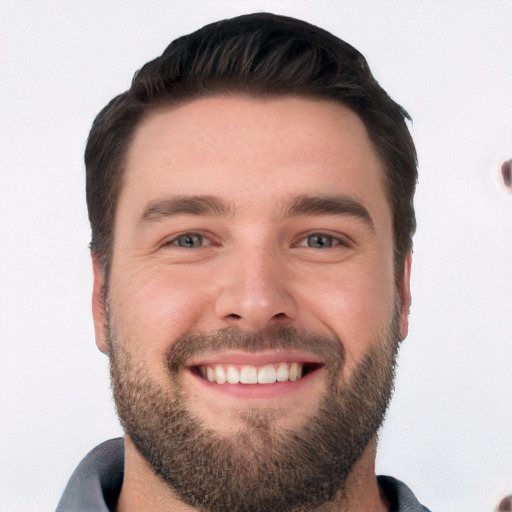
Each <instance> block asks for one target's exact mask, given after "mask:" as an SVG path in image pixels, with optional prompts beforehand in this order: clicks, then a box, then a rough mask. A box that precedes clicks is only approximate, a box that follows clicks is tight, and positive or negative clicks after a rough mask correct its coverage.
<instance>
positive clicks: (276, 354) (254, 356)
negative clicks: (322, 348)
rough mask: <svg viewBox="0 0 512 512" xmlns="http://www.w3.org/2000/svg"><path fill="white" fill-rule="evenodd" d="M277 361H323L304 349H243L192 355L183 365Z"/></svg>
mask: <svg viewBox="0 0 512 512" xmlns="http://www.w3.org/2000/svg"><path fill="white" fill-rule="evenodd" d="M277 363H311V364H319V365H321V364H323V361H322V360H321V359H320V358H319V357H318V356H315V355H314V354H311V353H309V352H304V351H294V350H282V351H274V350H269V351H258V352H247V351H243V350H227V351H222V352H215V353H206V354H202V355H197V356H194V357H192V358H191V359H190V360H189V361H187V364H186V365H185V366H187V367H194V366H208V365H215V364H221V365H226V364H232V365H252V366H264V365H267V364H277Z"/></svg>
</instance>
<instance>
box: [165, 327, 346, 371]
mask: <svg viewBox="0 0 512 512" xmlns="http://www.w3.org/2000/svg"><path fill="white" fill-rule="evenodd" d="M224 350H241V351H246V352H260V351H264V350H272V351H278V350H300V351H304V352H309V353H311V354H312V355H315V356H317V357H319V358H320V359H321V360H322V361H323V362H324V363H325V365H326V366H327V367H333V368H335V367H340V368H341V366H342V365H343V362H344V360H345V350H344V348H343V343H342V342H341V340H340V339H338V338H337V337H331V338H329V337H324V336H319V335H317V334H314V333H311V332H310V331H307V330H303V329H298V328H296V327H282V326H281V327H273V326H271V327H266V328H264V329H261V330H259V331H242V330H240V329H237V328H234V327H228V328H225V329H219V330H216V331H210V332H200V333H197V334H187V335H185V336H183V337H181V338H178V339H177V340H176V341H175V342H174V343H173V344H172V346H171V347H170V348H169V351H168V354H167V363H168V367H169V369H170V370H171V371H172V372H177V371H178V369H179V368H180V366H185V364H186V362H187V361H189V360H190V359H191V358H192V357H196V356H200V355H201V354H204V353H206V352H209V353H210V352H222V351H224Z"/></svg>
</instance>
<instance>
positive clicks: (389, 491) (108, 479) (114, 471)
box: [56, 438, 430, 512]
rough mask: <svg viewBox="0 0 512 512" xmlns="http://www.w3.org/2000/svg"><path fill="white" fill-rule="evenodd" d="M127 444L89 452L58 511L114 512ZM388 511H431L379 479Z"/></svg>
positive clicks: (394, 483)
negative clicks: (387, 502) (388, 504)
mask: <svg viewBox="0 0 512 512" xmlns="http://www.w3.org/2000/svg"><path fill="white" fill-rule="evenodd" d="M123 468H124V442H123V439H122V438H118V439H111V440H110V441H106V442H104V443H102V444H100V445H99V446H97V447H96V448H94V449H93V450H92V451H91V452H89V453H88V454H87V455H86V457H85V458H84V459H83V460H82V462H81V463H80V464H79V465H78V467H77V468H76V469H75V471H74V473H73V474H72V475H71V478H70V479H69V482H68V484H67V486H66V489H65V490H64V494H63V495H62V498H61V499H60V502H59V504H58V506H57V510H56V512H111V511H113V510H114V507H115V504H116V501H117V498H118V496H119V493H120V491H121V486H122V484H123ZM377 479H378V482H379V486H380V488H381V489H382V491H383V492H384V494H385V496H386V497H387V499H388V501H389V503H390V508H389V512H430V511H429V510H428V509H427V508H426V507H424V506H423V505H421V504H420V503H419V501H418V500H417V499H416V497H415V496H414V494H413V493H412V491H411V490H410V489H409V487H407V486H406V485H405V484H404V483H402V482H400V481H399V480H397V479H396V478H392V477H390V476H379V477H377Z"/></svg>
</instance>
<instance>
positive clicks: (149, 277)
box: [111, 268, 209, 358]
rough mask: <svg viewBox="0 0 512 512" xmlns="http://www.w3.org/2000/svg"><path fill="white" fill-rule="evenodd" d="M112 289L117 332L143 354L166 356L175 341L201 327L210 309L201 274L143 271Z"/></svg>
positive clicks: (128, 277) (174, 271)
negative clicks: (203, 317) (202, 318)
mask: <svg viewBox="0 0 512 512" xmlns="http://www.w3.org/2000/svg"><path fill="white" fill-rule="evenodd" d="M139 270H140V271H139V272H133V271H132V272H130V275H127V274H126V273H125V274H123V279H122V282H121V280H119V281H118V282H119V285H118V286H116V285H115V281H113V284H114V286H113V287H112V290H111V300H112V311H113V312H114V318H115V325H116V330H117V332H118V333H119V335H120V336H123V337H124V338H125V339H127V340H129V341H130V345H131V348H132V349H133V350H134V351H140V352H141V353H144V354H146V358H147V357H148V354H155V355H162V354H165V353H166V352H167V350H168V349H169V346H170V344H171V343H172V342H173V340H175V339H177V338H179V337H181V336H183V335H185V334H188V333H190V332H191V330H194V327H196V328H197V326H198V324H199V323H200V318H201V317H202V316H203V315H204V312H205V310H206V309H207V308H208V303H209V301H208V298H207V293H206V291H205V289H204V282H203V286H202V285H201V282H200V279H199V277H198V276H197V275H195V276H194V274H192V275H191V273H190V272H186V271H183V270H181V271H180V269H176V268H173V269H161V268H160V269H156V268H153V269H144V270H141V269H139Z"/></svg>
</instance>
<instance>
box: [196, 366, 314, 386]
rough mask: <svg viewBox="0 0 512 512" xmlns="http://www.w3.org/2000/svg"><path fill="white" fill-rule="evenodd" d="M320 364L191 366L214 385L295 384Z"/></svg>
mask: <svg viewBox="0 0 512 512" xmlns="http://www.w3.org/2000/svg"><path fill="white" fill-rule="evenodd" d="M322 366H323V365H322V364H320V363H302V362H292V363H288V362H280V363H273V364H265V365H262V366H254V365H248V364H245V365H235V364H208V365H197V366H192V367H191V368H190V370H191V371H192V373H194V374H195V375H197V376H199V377H201V378H202V379H204V380H206V381H208V382H211V383H214V384H246V385H251V384H252V385H254V384H274V383H276V382H295V381H297V380H300V379H302V378H304V377H305V376H306V375H308V374H310V373H312V372H314V371H316V370H318V369H320V368H321V367H322Z"/></svg>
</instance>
